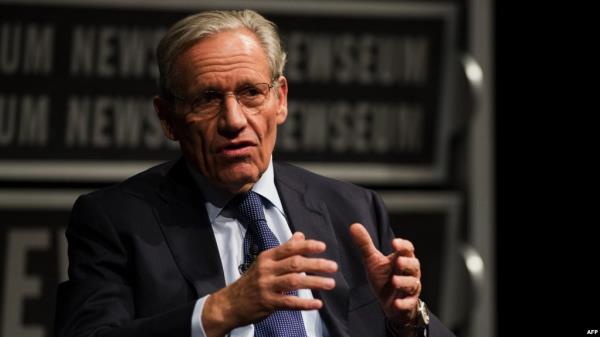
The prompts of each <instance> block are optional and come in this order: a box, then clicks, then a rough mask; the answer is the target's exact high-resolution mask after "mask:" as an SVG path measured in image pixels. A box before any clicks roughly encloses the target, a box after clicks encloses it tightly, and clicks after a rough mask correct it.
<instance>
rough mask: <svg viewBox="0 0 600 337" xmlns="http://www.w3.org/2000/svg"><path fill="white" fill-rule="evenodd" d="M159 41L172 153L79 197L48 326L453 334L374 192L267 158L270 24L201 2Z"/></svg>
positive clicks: (171, 332)
mask: <svg viewBox="0 0 600 337" xmlns="http://www.w3.org/2000/svg"><path fill="white" fill-rule="evenodd" d="M157 51H158V53H157V56H158V63H159V69H160V76H161V77H160V95H159V96H157V97H156V98H155V99H154V105H155V108H156V111H157V114H158V117H159V118H160V120H161V123H162V126H163V129H164V131H165V134H166V135H167V137H169V138H170V139H172V140H175V141H178V142H179V144H180V147H181V151H182V153H183V158H181V159H180V160H177V161H175V162H169V163H165V164H162V165H159V166H157V167H154V168H151V169H149V170H148V171H146V172H143V173H140V174H138V175H136V176H134V177H132V178H130V179H128V180H126V181H125V182H123V183H121V184H118V185H116V186H113V187H110V188H107V189H104V190H101V191H97V192H94V193H91V194H88V195H85V196H82V197H80V198H79V199H78V200H77V202H76V204H75V206H74V207H73V212H72V217H71V222H70V224H69V227H68V230H67V239H68V242H69V280H68V281H67V282H65V283H63V284H61V286H60V287H59V294H58V304H57V317H56V332H57V336H186V337H187V336H192V337H195V336H224V335H231V336H261V337H262V336H314V337H321V336H376V337H377V336H452V334H451V333H450V332H449V331H448V330H447V329H446V328H445V327H444V326H443V325H442V324H441V323H440V322H439V321H438V320H437V319H436V318H435V317H434V316H433V315H431V316H430V315H429V313H428V312H427V308H426V307H425V306H424V304H423V303H422V301H420V300H419V295H420V293H421V283H420V273H421V271H420V266H419V261H418V259H417V258H416V257H415V255H414V247H413V246H412V244H411V243H410V242H409V241H407V240H402V239H399V238H398V239H395V238H394V236H393V233H392V231H391V229H390V227H389V225H388V222H387V215H386V212H385V209H384V206H383V204H382V202H381V200H380V199H379V197H378V196H377V195H376V194H375V193H373V192H372V191H369V190H365V189H363V188H360V187H357V186H354V185H351V184H348V183H343V182H339V181H335V180H332V179H328V178H325V177H321V176H318V175H315V174H312V173H310V172H307V171H305V170H302V169H300V168H297V167H293V166H290V165H286V164H278V163H273V161H272V152H273V149H274V146H275V139H276V133H277V126H278V125H280V124H282V123H284V122H285V119H286V116H287V93H288V86H287V81H286V78H285V77H284V76H283V66H284V64H285V52H284V51H283V49H282V47H281V44H280V41H279V37H278V35H277V32H276V30H275V28H274V25H273V24H272V23H271V22H269V21H267V20H266V19H264V18H263V17H262V16H260V15H259V14H257V13H256V12H253V11H211V12H204V13H200V14H197V15H194V16H191V17H188V18H185V19H183V20H181V21H180V22H178V23H176V24H175V25H174V26H173V27H171V29H170V30H169V31H168V32H167V34H166V36H165V37H164V38H163V39H162V40H161V43H160V44H159V47H158V50H157Z"/></svg>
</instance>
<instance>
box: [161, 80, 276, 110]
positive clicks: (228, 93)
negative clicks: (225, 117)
mask: <svg viewBox="0 0 600 337" xmlns="http://www.w3.org/2000/svg"><path fill="white" fill-rule="evenodd" d="M260 84H266V85H267V90H266V94H265V101H264V102H262V103H261V104H259V105H258V106H257V107H258V108H260V107H262V106H263V105H264V104H265V102H266V101H267V100H268V99H269V93H270V92H271V89H273V88H275V87H277V80H276V79H272V80H271V82H270V83H268V82H259V83H248V84H246V85H245V86H242V87H241V88H239V89H236V91H238V90H240V91H241V89H244V88H248V87H249V86H254V87H255V88H256V86H257V85H260ZM207 92H214V93H218V94H220V99H221V102H220V104H219V105H218V106H219V110H217V109H215V111H217V112H216V113H214V114H213V113H210V114H209V113H203V114H201V115H202V116H205V117H207V118H208V117H215V116H218V115H219V113H220V111H221V109H222V108H223V103H224V102H225V97H226V96H233V97H235V101H236V102H237V104H239V106H240V107H242V109H250V108H248V107H247V106H245V105H244V104H242V103H240V99H239V97H238V94H236V93H235V91H220V90H204V91H202V92H201V93H200V94H198V95H196V96H195V98H193V99H192V100H190V99H186V98H183V97H180V96H177V95H175V94H174V93H173V92H171V91H169V92H168V95H169V96H171V97H172V98H174V99H176V100H179V101H181V102H183V103H185V104H189V105H190V110H192V111H193V110H194V107H193V105H194V102H195V101H196V100H198V99H199V97H200V96H202V95H203V94H205V93H207ZM258 112H260V109H259V110H258V111H257V112H256V113H255V114H257V113H258Z"/></svg>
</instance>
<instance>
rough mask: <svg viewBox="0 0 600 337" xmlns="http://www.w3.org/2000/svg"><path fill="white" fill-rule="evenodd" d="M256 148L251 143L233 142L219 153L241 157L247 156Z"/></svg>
mask: <svg viewBox="0 0 600 337" xmlns="http://www.w3.org/2000/svg"><path fill="white" fill-rule="evenodd" d="M254 146H255V144H254V143H252V142H249V141H241V142H232V143H229V144H226V145H225V146H223V147H221V150H220V151H219V152H220V153H221V154H223V155H226V156H240V155H244V154H247V153H248V152H249V151H250V150H251V149H252V148H253V147H254Z"/></svg>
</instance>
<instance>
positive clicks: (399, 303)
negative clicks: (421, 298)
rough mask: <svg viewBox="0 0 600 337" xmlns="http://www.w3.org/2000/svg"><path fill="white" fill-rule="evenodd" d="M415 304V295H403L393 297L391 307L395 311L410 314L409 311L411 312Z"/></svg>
mask: <svg viewBox="0 0 600 337" xmlns="http://www.w3.org/2000/svg"><path fill="white" fill-rule="evenodd" d="M417 305H418V299H417V297H405V298H397V299H395V300H394V303H393V308H394V310H396V311H399V312H403V313H406V314H409V315H410V313H412V312H413V311H414V310H415V309H416V308H417Z"/></svg>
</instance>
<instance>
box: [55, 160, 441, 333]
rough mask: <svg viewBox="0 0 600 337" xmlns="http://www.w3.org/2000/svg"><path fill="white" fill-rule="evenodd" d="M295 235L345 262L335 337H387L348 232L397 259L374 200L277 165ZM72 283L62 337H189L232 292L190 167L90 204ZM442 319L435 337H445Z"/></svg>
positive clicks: (79, 222)
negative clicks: (212, 304)
mask: <svg viewBox="0 0 600 337" xmlns="http://www.w3.org/2000/svg"><path fill="white" fill-rule="evenodd" d="M274 170H275V183H276V186H277V189H278V191H279V195H280V197H281V199H282V200H281V201H282V203H283V205H284V208H285V213H286V216H287V218H288V222H289V224H290V226H291V227H292V231H302V232H303V233H304V234H305V235H306V237H307V238H314V239H318V240H321V241H324V242H325V243H326V244H327V251H326V252H325V253H324V254H322V255H323V256H324V257H326V258H328V259H331V260H334V261H337V262H338V265H339V270H338V272H336V273H335V275H334V278H335V281H336V287H335V289H334V290H332V291H315V292H314V295H315V296H316V297H318V298H321V299H322V300H323V301H324V304H325V305H324V306H323V308H322V309H321V311H320V314H321V317H322V319H323V320H324V322H325V323H326V325H327V328H328V330H329V333H330V335H331V336H332V337H335V336H340V337H341V336H375V337H377V336H385V335H386V331H385V321H384V316H383V313H382V311H381V309H380V307H379V304H378V302H377V299H376V298H375V295H374V293H373V292H372V290H371V288H370V286H369V283H368V280H367V276H366V273H365V270H364V267H363V264H362V260H361V256H360V253H359V250H358V249H356V247H355V246H354V245H353V242H352V240H351V237H350V235H349V231H348V226H349V225H350V224H351V223H353V222H360V223H362V224H364V225H365V226H366V228H367V230H368V231H369V233H370V235H371V237H372V238H373V240H374V242H375V245H376V246H377V247H378V248H379V249H380V250H382V251H384V252H389V251H390V250H391V247H390V245H391V240H392V238H393V233H392V231H391V229H390V227H389V225H388V220H387V215H386V212H385V209H384V206H383V203H382V202H381V200H380V199H379V197H378V196H377V195H376V194H375V193H374V192H372V191H369V190H366V189H363V188H360V187H357V186H354V185H351V184H348V183H343V182H339V181H335V180H332V179H328V178H324V177H321V176H318V175H315V174H312V173H310V172H308V171H305V170H302V169H299V168H297V167H293V166H290V165H282V164H276V165H275V167H274ZM66 235H67V239H68V242H69V281H67V282H65V283H63V284H61V285H60V286H59V289H58V296H57V310H56V335H57V336H61V337H62V336H65V337H66V336H144V337H149V336H185V337H188V336H190V334H191V332H190V323H191V315H192V311H193V307H194V303H195V301H196V300H197V299H198V298H199V297H201V296H204V295H206V294H210V293H213V292H215V291H216V290H218V289H220V288H222V287H224V286H225V280H224V277H223V270H222V267H221V262H220V258H219V254H218V249H217V244H216V241H215V238H214V235H213V232H212V227H211V225H210V223H209V220H208V216H207V214H206V209H205V207H204V201H203V197H202V194H201V192H200V191H199V189H198V188H197V186H195V182H194V180H193V179H192V177H191V175H190V173H189V171H188V170H187V168H186V165H185V162H184V161H183V160H182V159H180V160H179V161H177V162H169V163H165V164H162V165H159V166H156V167H154V168H151V169H149V170H148V171H145V172H143V173H140V174H138V175H136V176H134V177H132V178H130V179H128V180H126V181H125V182H123V183H120V184H118V185H115V186H113V187H109V188H106V189H103V190H100V191H97V192H93V193H90V194H88V195H84V196H81V197H80V198H79V199H78V200H77V202H76V203H75V205H74V207H73V211H72V214H71V220H70V223H69V227H68V229H67V233H66ZM447 333H449V332H447V330H446V329H445V328H444V327H443V326H442V325H441V323H439V321H437V320H436V319H435V318H433V320H432V323H431V327H430V336H446V335H447Z"/></svg>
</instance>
